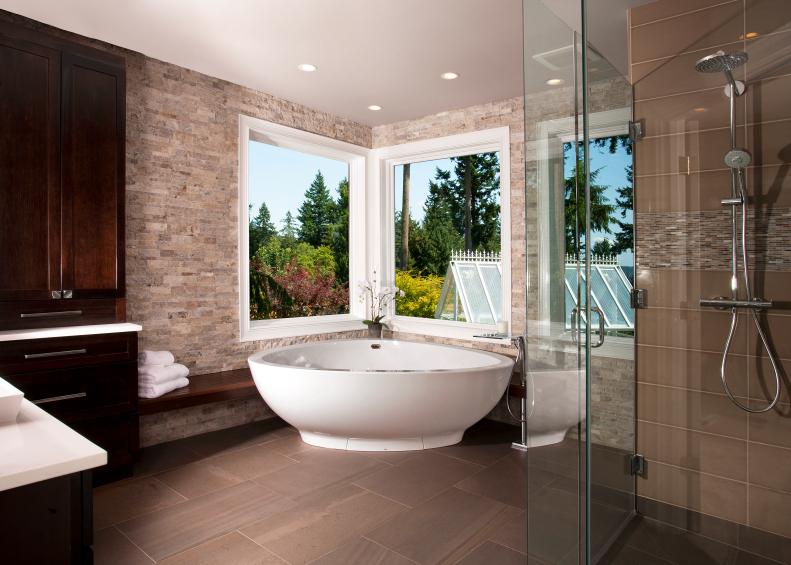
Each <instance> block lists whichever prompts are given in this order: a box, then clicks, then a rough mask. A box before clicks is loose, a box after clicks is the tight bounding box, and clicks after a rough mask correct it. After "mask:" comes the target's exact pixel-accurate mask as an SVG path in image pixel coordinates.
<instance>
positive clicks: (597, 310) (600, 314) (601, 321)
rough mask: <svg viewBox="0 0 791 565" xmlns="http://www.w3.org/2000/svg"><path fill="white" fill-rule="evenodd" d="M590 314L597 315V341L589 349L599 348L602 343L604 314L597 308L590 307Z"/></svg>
mask: <svg viewBox="0 0 791 565" xmlns="http://www.w3.org/2000/svg"><path fill="white" fill-rule="evenodd" d="M591 312H596V313H597V314H598V315H599V341H598V343H596V344H595V345H591V347H601V346H602V344H603V343H604V313H603V312H602V311H601V308H599V307H597V306H594V307H592V308H591Z"/></svg>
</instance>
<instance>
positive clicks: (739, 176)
mask: <svg viewBox="0 0 791 565" xmlns="http://www.w3.org/2000/svg"><path fill="white" fill-rule="evenodd" d="M734 174H735V176H736V179H735V182H738V187H739V188H738V190H739V197H740V198H741V201H742V204H741V209H742V217H741V248H742V250H741V251H742V253H741V255H742V277H743V278H744V289H745V292H746V294H747V300H749V301H752V300H753V294H752V289H751V288H750V273H749V268H748V262H747V191H746V190H745V184H746V183H745V178H744V169H743V168H738V169H736V170H735V172H734ZM733 214H734V232H733V238H732V243H733V248H732V250H733V256H732V260H733V278H732V281H731V287H732V291H733V293H734V294H735V293H736V289H737V286H738V283H737V280H736V270H737V268H736V264H737V263H736V256H737V251H736V246H737V241H736V240H737V237H736V231H735V215H736V209H735V207H734V208H733ZM750 312H751V314H752V319H753V322H754V323H755V328H756V329H757V330H758V336H759V337H760V339H761V343H762V345H763V348H764V349H765V350H766V353H767V355H768V356H769V362H770V363H771V364H772V371H773V372H774V377H775V394H774V398H772V401H771V402H770V403H769V404H768V405H766V406H764V407H761V408H751V407H750V406H746V405H744V404H742V403H741V402H739V400H738V399H737V398H736V396H734V394H733V392H731V389H730V387H729V386H728V378H727V376H726V369H727V365H728V352H729V351H730V348H731V343H732V342H733V337H734V335H735V334H736V327H737V326H738V324H739V315H738V310H737V309H736V308H732V309H731V327H730V331H729V332H728V338H727V339H726V340H725V347H724V349H723V351H722V362H721V363H720V378H721V379H722V387H723V388H724V389H725V393H726V394H727V395H728V398H730V399H731V402H733V403H734V404H735V405H736V406H738V407H739V408H741V409H742V410H744V411H745V412H750V413H752V414H760V413H763V412H769V411H770V410H771V409H772V408H774V407H775V405H776V404H777V402H778V400H780V390H781V384H780V368H779V367H778V364H777V359H776V358H775V354H774V353H773V351H772V348H771V347H770V346H769V341H768V339H767V337H766V334H765V333H764V330H763V328H762V327H761V320H760V318H759V317H758V311H757V309H754V308H751V309H750Z"/></svg>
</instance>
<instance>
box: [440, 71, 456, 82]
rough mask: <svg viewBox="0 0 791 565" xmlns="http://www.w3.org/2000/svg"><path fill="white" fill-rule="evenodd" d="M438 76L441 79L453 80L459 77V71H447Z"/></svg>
mask: <svg viewBox="0 0 791 565" xmlns="http://www.w3.org/2000/svg"><path fill="white" fill-rule="evenodd" d="M439 76H440V78H441V79H443V80H454V79H457V78H459V73H453V72H447V73H442V74H441V75H439Z"/></svg>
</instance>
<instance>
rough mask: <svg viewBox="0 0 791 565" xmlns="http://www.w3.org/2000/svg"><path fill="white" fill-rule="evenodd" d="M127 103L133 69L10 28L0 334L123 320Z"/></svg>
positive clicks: (5, 38)
mask: <svg viewBox="0 0 791 565" xmlns="http://www.w3.org/2000/svg"><path fill="white" fill-rule="evenodd" d="M125 99H126V84H125V66H124V61H123V59H122V58H119V57H116V56H114V55H112V54H109V53H105V52H103V51H98V50H94V49H90V48H87V47H85V46H82V45H77V44H72V43H70V42H66V41H63V40H60V39H57V38H54V37H51V36H49V35H46V34H42V33H37V32H33V31H30V30H26V29H24V28H21V27H19V26H13V25H11V24H0V265H2V266H3V267H2V269H0V323H2V324H3V326H2V327H0V329H11V328H25V327H41V325H42V324H47V322H50V321H51V322H53V323H51V324H49V325H79V324H86V323H97V322H114V321H122V320H123V318H122V314H123V307H122V306H119V304H118V303H121V302H123V298H124V293H125V285H124V229H125V227H124V198H125V196H124V184H125V180H124V174H125V172H124V163H125V138H126V132H125V121H126V119H125V113H126V109H125ZM73 300H103V301H106V304H105V305H104V307H98V306H99V305H94V306H95V307H94V308H92V313H93V315H92V316H83V315H82V312H80V313H77V312H78V311H82V310H84V308H76V307H72V306H71V305H70V301H73ZM24 301H34V302H36V303H37V306H40V305H42V302H43V306H44V308H43V309H41V310H40V312H50V313H51V316H50V319H49V320H43V319H42V318H41V317H21V316H20V317H18V318H13V319H12V320H7V318H8V317H9V313H11V312H13V313H17V311H18V310H20V309H24V304H23V305H21V306H20V304H19V302H24ZM58 312H68V313H67V314H62V315H57V313H58ZM99 312H101V314H100V313H99ZM22 313H23V312H18V314H19V315H21V314H22ZM6 322H8V325H6Z"/></svg>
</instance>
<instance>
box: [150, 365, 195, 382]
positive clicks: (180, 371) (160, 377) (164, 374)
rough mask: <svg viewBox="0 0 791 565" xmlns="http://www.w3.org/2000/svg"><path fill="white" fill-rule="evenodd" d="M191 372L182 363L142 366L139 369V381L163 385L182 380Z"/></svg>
mask: <svg viewBox="0 0 791 565" xmlns="http://www.w3.org/2000/svg"><path fill="white" fill-rule="evenodd" d="M189 374H190V370H189V369H188V368H187V367H185V366H184V365H182V364H181V363H173V364H172V365H164V366H163V365H142V366H140V367H138V368H137V381H138V382H140V383H143V384H163V383H166V382H169V381H173V380H176V379H182V378H184V377H186V376H187V375H189Z"/></svg>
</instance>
